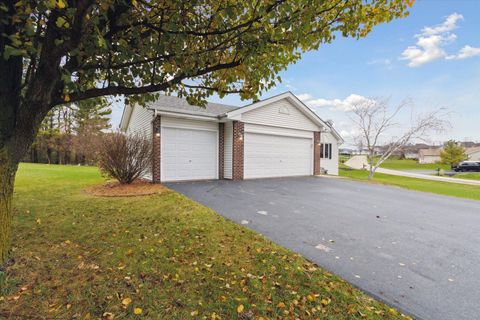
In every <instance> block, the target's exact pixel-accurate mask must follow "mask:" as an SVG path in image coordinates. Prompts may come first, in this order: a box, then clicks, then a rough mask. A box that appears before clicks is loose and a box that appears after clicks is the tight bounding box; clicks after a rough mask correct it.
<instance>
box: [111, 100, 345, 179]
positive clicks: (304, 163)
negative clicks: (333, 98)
mask: <svg viewBox="0 0 480 320" xmlns="http://www.w3.org/2000/svg"><path fill="white" fill-rule="evenodd" d="M120 130H121V131H123V132H126V133H139V132H140V133H143V134H145V135H147V136H148V137H149V138H151V139H152V141H153V152H154V157H153V164H152V171H151V173H150V175H149V176H148V177H146V178H149V179H152V180H153V182H161V181H181V180H208V179H232V180H243V179H253V178H269V177H287V176H305V175H318V174H320V172H327V173H328V174H333V175H337V174H338V146H339V145H340V144H341V143H343V140H342V138H341V137H340V135H339V134H338V133H337V131H335V129H334V128H333V126H332V125H331V124H329V123H327V122H326V121H323V120H322V119H320V117H319V116H318V115H317V114H315V113H314V112H313V111H312V110H310V109H309V108H308V107H307V106H306V105H305V104H303V103H302V102H301V101H300V100H299V99H298V98H297V97H296V96H295V95H293V94H292V93H291V92H285V93H282V94H280V95H277V96H274V97H271V98H268V99H265V100H262V101H258V102H255V103H252V104H250V105H247V106H244V107H239V108H238V107H233V106H228V105H223V104H218V103H207V105H206V106H205V107H198V106H192V105H190V104H188V103H187V101H186V100H185V99H181V98H178V97H173V96H163V95H161V96H160V97H159V99H158V100H157V101H156V102H154V103H151V104H148V105H147V107H142V106H139V105H134V106H128V105H127V106H125V109H124V111H123V115H122V120H121V123H120Z"/></svg>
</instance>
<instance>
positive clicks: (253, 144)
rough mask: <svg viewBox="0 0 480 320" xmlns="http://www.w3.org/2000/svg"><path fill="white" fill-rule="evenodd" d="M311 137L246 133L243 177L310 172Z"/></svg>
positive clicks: (295, 174)
mask: <svg viewBox="0 0 480 320" xmlns="http://www.w3.org/2000/svg"><path fill="white" fill-rule="evenodd" d="M312 142H313V141H312V139H311V138H303V137H290V136H280V135H273V134H261V133H252V132H247V133H245V155H244V160H245V174H244V176H245V178H265V177H286V176H300V175H311V174H312V170H313V164H312V160H313V159H312V158H313V145H312Z"/></svg>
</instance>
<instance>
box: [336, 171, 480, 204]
mask: <svg viewBox="0 0 480 320" xmlns="http://www.w3.org/2000/svg"><path fill="white" fill-rule="evenodd" d="M339 174H340V176H343V177H347V178H350V179H355V180H362V181H368V172H367V171H366V170H351V169H347V168H345V166H340V171H339ZM373 183H383V184H389V185H394V186H398V187H402V188H406V189H411V190H417V191H423V192H430V193H436V194H441V195H446V196H453V197H459V198H465V199H473V200H480V186H471V185H464V184H456V183H449V182H440V181H431V180H423V179H416V178H408V177H400V176H393V175H388V174H382V173H375V176H374V180H373Z"/></svg>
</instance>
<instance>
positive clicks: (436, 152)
mask: <svg viewBox="0 0 480 320" xmlns="http://www.w3.org/2000/svg"><path fill="white" fill-rule="evenodd" d="M441 151H442V148H430V149H420V150H419V152H418V155H419V157H418V163H421V164H424V163H435V162H439V161H440V160H441V159H440V152H441ZM465 154H466V155H467V160H469V161H480V147H470V148H465Z"/></svg>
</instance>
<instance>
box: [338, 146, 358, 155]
mask: <svg viewBox="0 0 480 320" xmlns="http://www.w3.org/2000/svg"><path fill="white" fill-rule="evenodd" d="M353 152H354V151H353V150H352V149H347V148H343V149H339V151H338V153H339V154H340V155H341V156H351V155H352V154H353Z"/></svg>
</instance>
